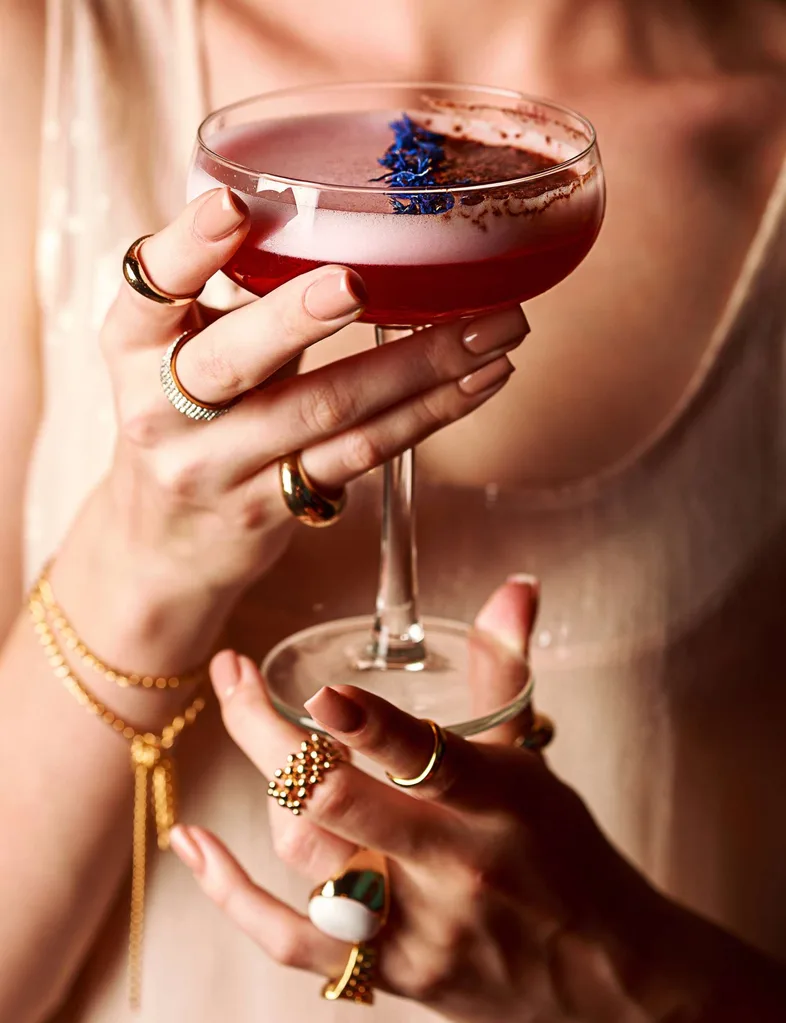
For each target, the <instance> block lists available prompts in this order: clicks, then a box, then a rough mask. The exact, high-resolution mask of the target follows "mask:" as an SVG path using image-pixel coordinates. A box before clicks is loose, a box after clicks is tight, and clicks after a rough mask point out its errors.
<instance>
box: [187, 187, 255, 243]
mask: <svg viewBox="0 0 786 1023" xmlns="http://www.w3.org/2000/svg"><path fill="white" fill-rule="evenodd" d="M247 212H248V210H247V209H246V207H245V206H244V204H243V203H242V202H241V201H240V199H238V198H236V197H235V196H234V195H233V193H232V192H230V190H229V189H228V188H221V189H219V190H218V191H217V192H214V193H213V195H211V196H210V198H209V199H206V200H205V201H204V202H203V203H202V205H201V206H200V207H199V209H198V210H197V211H196V216H195V217H194V228H195V230H196V232H197V234H198V235H200V236H201V237H202V238H204V239H206V240H207V241H209V242H217V241H220V240H221V239H222V238H226V237H227V236H228V235H230V234H232V232H233V231H236V230H237V229H238V228H239V227H240V225H241V224H242V223H243V221H244V220H245V219H246V214H247Z"/></svg>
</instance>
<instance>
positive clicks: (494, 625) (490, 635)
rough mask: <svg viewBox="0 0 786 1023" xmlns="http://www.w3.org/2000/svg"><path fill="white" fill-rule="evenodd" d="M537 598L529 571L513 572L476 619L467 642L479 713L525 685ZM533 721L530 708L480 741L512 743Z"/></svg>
mask: <svg viewBox="0 0 786 1023" xmlns="http://www.w3.org/2000/svg"><path fill="white" fill-rule="evenodd" d="M539 602H540V583H539V581H538V580H537V579H536V578H535V577H534V576H531V575H523V574H522V575H512V576H510V577H509V578H508V579H507V581H506V582H505V583H504V584H503V585H502V586H500V587H499V588H498V589H496V590H495V591H494V592H493V593H492V594H491V596H490V597H489V599H488V600H487V601H486V603H485V604H484V605H483V607H482V608H481V610H480V612H479V614H478V616H477V618H476V619H475V628H474V630H473V632H472V634H471V636H470V645H469V687H470V692H471V699H472V704H473V709H474V711H475V712H476V713H477V714H478V716H479V715H481V714H484V713H489V712H491V711H493V710H495V709H497V708H499V707H502V706H504V705H505V704H507V703H510V701H511V700H513V699H515V697H516V696H517V695H518V694H519V693H520V692H521V690H522V689H523V687H524V686H525V685H526V684H527V682H528V680H529V675H530V669H529V659H528V658H529V642H530V636H531V633H532V629H533V626H534V624H535V619H536V617H537V613H538V604H539ZM531 722H532V710H531V708H529V707H528V708H526V709H525V710H524V711H523V712H522V714H521V715H518V716H517V717H516V718H514V719H512V720H511V721H508V722H506V723H505V724H504V725H500V726H498V727H497V728H493V729H491V730H490V731H488V732H485V733H484V734H483V736H482V739H481V740H480V741H483V742H512V741H513V740H514V739H515V738H516V737H517V736H519V735H521V734H522V733H523V732H525V731H526V730H527V728H528V726H529V725H530V724H531Z"/></svg>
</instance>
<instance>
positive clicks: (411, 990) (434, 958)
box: [401, 950, 455, 1005]
mask: <svg viewBox="0 0 786 1023" xmlns="http://www.w3.org/2000/svg"><path fill="white" fill-rule="evenodd" d="M454 973H455V970H454V969H453V964H452V961H451V957H449V956H447V955H445V954H443V953H440V952H437V951H436V950H433V951H432V952H431V954H430V955H429V959H428V961H426V962H424V961H421V962H419V963H418V964H417V965H416V966H414V967H413V969H412V970H411V971H410V975H409V977H407V978H406V979H405V981H404V983H403V985H401V987H403V990H402V992H401V993H402V994H403V995H404V996H405V997H406V998H410V999H412V1000H413V1001H416V1002H420V1003H422V1004H423V1005H429V1004H434V1003H436V1002H439V1001H440V999H441V997H442V995H443V994H444V993H445V992H446V991H447V990H449V989H450V987H451V983H452V980H453V977H454Z"/></svg>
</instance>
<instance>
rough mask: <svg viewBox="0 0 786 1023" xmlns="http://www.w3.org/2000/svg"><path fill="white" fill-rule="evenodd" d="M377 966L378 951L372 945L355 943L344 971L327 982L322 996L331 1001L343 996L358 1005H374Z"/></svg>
mask: <svg viewBox="0 0 786 1023" xmlns="http://www.w3.org/2000/svg"><path fill="white" fill-rule="evenodd" d="M376 966H377V952H376V949H375V948H374V947H373V946H372V945H368V944H366V943H365V942H364V943H362V944H360V945H353V947H352V950H351V952H350V953H349V958H348V959H347V965H346V966H345V967H344V972H343V973H342V974H341V976H340V977H336V978H335V979H334V980H329V981H328V982H327V984H325V986H324V988H323V989H322V997H323V998H327V1000H328V1001H329V1002H337V1001H338V1000H339V999H342V998H343V999H346V1000H347V1001H350V1002H354V1003H355V1004H356V1005H373V1004H374V975H375V973H376Z"/></svg>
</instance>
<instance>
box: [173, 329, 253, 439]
mask: <svg viewBox="0 0 786 1023" xmlns="http://www.w3.org/2000/svg"><path fill="white" fill-rule="evenodd" d="M195 334H196V331H195V330H184V331H183V333H182V334H180V335H179V337H176V338H175V340H174V341H173V342H172V344H171V345H170V346H169V348H167V350H166V351H165V352H164V354H163V355H162V356H161V374H160V375H161V387H162V388H163V389H164V394H165V395H166V396H167V398H168V399H169V401H170V403H171V404H172V405H173V406H174V407H175V408H176V409H177V411H178V412H180V413H181V415H184V416H187V418H188V419H196V420H201V421H202V422H205V423H209V422H210V420H211V419H217V418H218V417H219V416H223V415H224V413H226V412H228V411H229V410H230V409H231V408H232V406H233V405H236V404H237V403H238V402H239V401H240V398H239V397H237V398H231V399H230V400H229V401H221V402H213V401H200V400H199V399H198V398H195V397H194V395H193V394H189V392H188V391H187V390H186V389H185V387H183V385H182V384H181V383H180V377H179V376H178V375H177V362H176V360H177V355H178V352H179V351H180V349H181V348H182V347H183V345H184V344H186V342H187V341H190V340H191V338H192V337H193V336H194V335H195Z"/></svg>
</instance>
